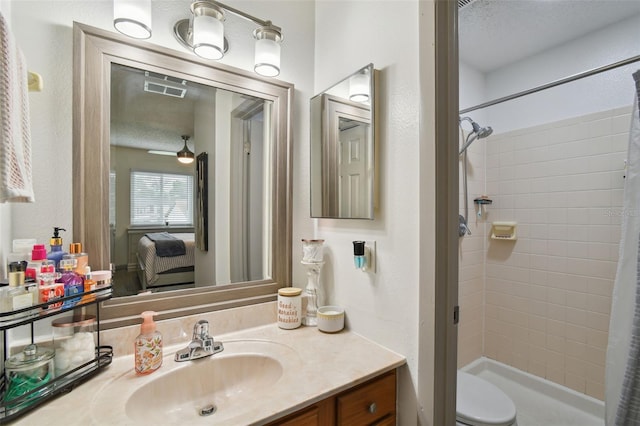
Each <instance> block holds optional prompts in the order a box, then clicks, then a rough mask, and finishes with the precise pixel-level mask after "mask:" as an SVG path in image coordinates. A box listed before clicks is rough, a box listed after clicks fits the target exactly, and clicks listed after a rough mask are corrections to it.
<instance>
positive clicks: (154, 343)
mask: <svg viewBox="0 0 640 426" xmlns="http://www.w3.org/2000/svg"><path fill="white" fill-rule="evenodd" d="M154 315H156V312H153V311H145V312H143V313H142V314H140V316H141V317H142V320H143V321H142V325H141V326H140V335H139V336H138V337H136V341H135V343H134V347H133V352H134V355H135V362H136V365H135V370H136V374H139V375H144V374H150V373H153V372H154V371H156V370H157V369H158V368H160V366H161V365H162V334H160V332H159V331H157V330H156V323H155V322H153V316H154Z"/></svg>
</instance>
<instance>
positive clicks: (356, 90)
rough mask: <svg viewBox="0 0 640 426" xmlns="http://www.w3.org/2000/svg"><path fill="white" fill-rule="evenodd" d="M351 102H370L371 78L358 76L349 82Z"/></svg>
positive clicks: (362, 75)
mask: <svg viewBox="0 0 640 426" xmlns="http://www.w3.org/2000/svg"><path fill="white" fill-rule="evenodd" d="M349 100H351V101H353V102H367V101H368V100H369V76H368V75H367V74H363V73H361V74H356V75H354V76H353V77H351V80H350V81H349Z"/></svg>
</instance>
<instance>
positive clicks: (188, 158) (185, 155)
mask: <svg viewBox="0 0 640 426" xmlns="http://www.w3.org/2000/svg"><path fill="white" fill-rule="evenodd" d="M182 140H183V141H184V147H183V148H182V149H181V150H180V151H178V153H177V156H178V161H179V162H181V163H183V164H191V163H193V160H194V158H195V155H194V154H193V152H191V151H190V150H189V147H188V146H187V141H188V140H189V136H188V135H182Z"/></svg>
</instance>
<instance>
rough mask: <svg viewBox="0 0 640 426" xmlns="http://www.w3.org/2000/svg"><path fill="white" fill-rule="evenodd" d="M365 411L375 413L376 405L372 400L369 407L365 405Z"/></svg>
mask: <svg viewBox="0 0 640 426" xmlns="http://www.w3.org/2000/svg"><path fill="white" fill-rule="evenodd" d="M367 411H369V413H371V414H375V413H376V411H378V406H377V405H376V403H375V402H372V403H371V404H369V407H367Z"/></svg>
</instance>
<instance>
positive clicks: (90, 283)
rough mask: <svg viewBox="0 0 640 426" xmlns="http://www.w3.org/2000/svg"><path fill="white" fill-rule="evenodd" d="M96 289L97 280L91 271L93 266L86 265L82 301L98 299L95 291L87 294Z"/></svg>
mask: <svg viewBox="0 0 640 426" xmlns="http://www.w3.org/2000/svg"><path fill="white" fill-rule="evenodd" d="M95 289H96V282H95V280H94V279H93V274H92V273H91V267H90V266H85V268H84V293H85V295H84V296H82V300H80V302H82V303H87V302H91V301H93V300H95V299H96V295H95V294H94V293H90V294H87V293H88V292H90V291H93V290H95Z"/></svg>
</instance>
